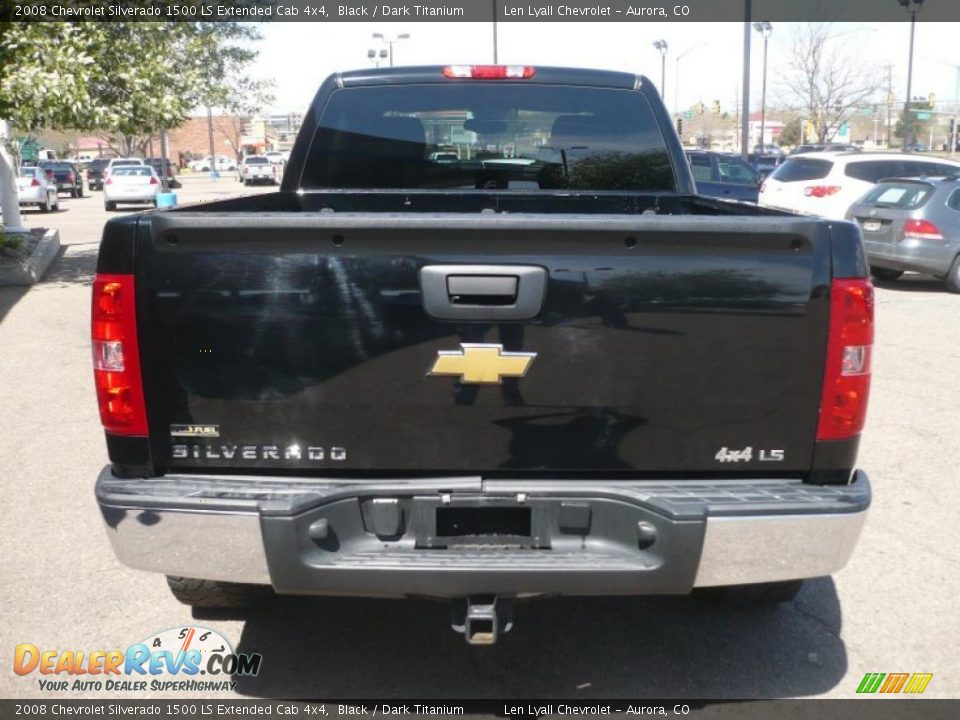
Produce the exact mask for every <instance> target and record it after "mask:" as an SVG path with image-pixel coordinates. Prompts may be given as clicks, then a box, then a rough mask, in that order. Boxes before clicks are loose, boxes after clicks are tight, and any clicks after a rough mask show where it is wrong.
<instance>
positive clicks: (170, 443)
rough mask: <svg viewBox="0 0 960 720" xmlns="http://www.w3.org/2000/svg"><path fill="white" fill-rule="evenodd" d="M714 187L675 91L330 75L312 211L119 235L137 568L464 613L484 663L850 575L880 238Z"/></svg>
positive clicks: (96, 303) (862, 513) (291, 183)
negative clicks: (624, 600)
mask: <svg viewBox="0 0 960 720" xmlns="http://www.w3.org/2000/svg"><path fill="white" fill-rule="evenodd" d="M438 148H441V149H442V150H443V153H440V152H439V151H438V150H437V149H438ZM452 148H453V149H452ZM441 154H442V155H443V156H444V158H443V161H442V162H440V161H438V160H437V159H436V158H438V157H439V156H440V155H441ZM451 155H455V156H456V157H455V158H453V157H450V156H451ZM693 187H694V185H693V181H692V179H691V174H690V170H689V167H688V165H687V162H686V160H685V158H684V154H683V150H682V148H681V146H680V143H679V141H678V139H677V137H676V135H675V133H674V131H673V129H672V123H671V120H670V117H669V115H668V114H667V112H666V110H665V108H664V106H663V104H662V102H661V100H660V98H659V97H658V95H657V93H656V91H655V90H654V89H653V87H652V86H651V83H650V82H649V81H648V80H647V79H645V78H644V77H640V76H635V75H630V74H623V73H615V72H601V71H594V70H571V69H556V68H544V67H536V68H534V67H528V66H516V67H515V66H450V67H424V68H403V69H379V70H363V71H356V72H349V73H343V74H337V75H335V76H333V77H331V78H329V79H328V80H327V81H326V82H325V83H324V84H323V86H322V87H321V88H320V90H319V92H318V93H317V95H316V98H315V100H314V102H313V105H312V107H311V109H310V112H309V113H308V114H307V115H306V117H305V120H304V123H303V127H302V130H301V131H300V135H299V137H298V138H297V141H296V145H295V147H294V149H293V152H292V154H291V156H290V161H289V163H288V164H287V167H286V171H285V174H284V178H283V183H282V186H281V189H280V190H279V191H278V192H275V193H270V194H264V195H258V196H254V197H240V198H233V199H228V200H223V201H218V202H211V203H206V204H203V205H198V206H194V207H189V206H188V207H182V208H179V209H176V210H172V211H159V212H149V213H144V214H139V215H131V216H127V217H124V218H118V219H115V220H111V221H109V222H108V223H107V225H106V228H105V230H104V235H103V242H102V245H101V248H100V256H99V264H98V270H97V273H98V274H97V276H96V278H95V281H94V287H93V320H92V336H93V347H94V364H95V378H96V386H97V391H98V396H99V403H100V412H101V418H102V422H103V426H104V428H105V430H106V441H107V448H108V451H109V456H110V465H108V466H107V467H106V468H105V469H104V470H103V472H102V474H101V475H100V477H99V479H98V481H97V484H96V496H97V500H98V502H99V505H100V508H101V510H102V514H103V518H104V520H105V523H106V527H107V529H108V533H109V537H110V540H111V543H112V545H113V548H114V550H115V552H116V554H117V556H118V557H119V558H120V560H122V561H123V562H124V563H126V564H128V565H131V566H133V567H136V568H141V569H143V570H150V571H155V572H159V573H163V574H165V575H167V576H168V578H169V583H170V586H171V588H172V589H173V590H174V593H175V594H176V595H177V597H178V598H180V599H181V600H183V601H184V602H186V603H189V604H192V605H198V606H216V605H229V604H234V603H240V602H244V601H246V600H249V599H253V598H256V597H258V596H259V594H260V593H262V592H266V591H267V590H268V589H269V588H270V587H272V590H273V592H276V593H282V594H307V595H309V594H339V595H355V596H384V597H403V596H437V597H445V598H450V599H453V600H456V601H457V606H458V607H459V608H460V612H459V615H458V616H457V618H456V619H455V621H454V622H453V625H454V627H455V628H456V629H458V630H459V631H460V632H463V633H464V634H465V635H466V637H467V639H468V640H469V641H470V642H472V643H490V642H493V641H494V640H495V639H496V637H497V633H498V632H502V631H504V630H506V629H507V628H508V627H509V626H510V602H511V600H513V599H515V598H518V597H530V596H537V595H551V594H567V595H613V594H618V595H633V594H636V595H639V594H654V593H656V594H676V595H683V594H688V593H690V592H691V591H692V590H694V589H699V588H725V589H726V590H725V591H724V592H729V593H732V594H734V595H737V596H739V597H741V598H742V597H752V598H754V599H757V600H765V601H783V600H786V599H789V598H791V597H792V596H793V595H794V594H795V593H796V591H797V590H798V588H799V585H800V582H801V581H802V579H803V578H810V577H816V576H823V575H828V574H830V573H833V572H835V571H837V570H839V569H840V568H842V567H843V566H844V564H845V563H846V562H847V560H848V558H849V557H850V555H851V553H852V551H853V548H854V545H855V543H856V540H857V537H858V535H859V533H860V529H861V526H862V524H863V522H864V519H865V517H866V512H867V508H868V505H869V503H870V487H869V483H868V480H867V477H866V475H865V474H864V473H863V472H862V471H860V470H857V469H856V466H855V461H856V455H857V445H858V439H859V434H860V432H861V429H862V427H863V423H864V416H865V413H866V405H867V396H868V392H869V382H870V357H871V346H872V342H873V295H872V287H871V285H870V282H869V279H868V271H867V264H866V261H865V259H864V252H863V247H862V242H861V238H860V236H859V231H858V229H857V228H856V227H855V226H854V225H851V224H849V223H845V222H833V221H824V220H817V219H813V218H808V217H798V216H793V215H789V214H785V213H781V212H778V211H773V210H768V209H764V208H759V207H756V206H754V205H748V204H740V203H733V202H725V201H722V200H714V199H710V198H704V197H700V196H697V195H696V194H694V192H693ZM720 594H723V593H720Z"/></svg>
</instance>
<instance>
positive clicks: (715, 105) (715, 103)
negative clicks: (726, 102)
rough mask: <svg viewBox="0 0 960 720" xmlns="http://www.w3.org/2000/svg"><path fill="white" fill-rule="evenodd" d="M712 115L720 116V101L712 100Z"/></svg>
mask: <svg viewBox="0 0 960 720" xmlns="http://www.w3.org/2000/svg"><path fill="white" fill-rule="evenodd" d="M713 114H714V115H719V114H720V101H719V100H714V101H713Z"/></svg>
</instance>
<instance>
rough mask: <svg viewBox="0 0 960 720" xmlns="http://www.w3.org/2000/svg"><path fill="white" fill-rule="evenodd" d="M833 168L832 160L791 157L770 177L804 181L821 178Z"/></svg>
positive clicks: (785, 180)
mask: <svg viewBox="0 0 960 720" xmlns="http://www.w3.org/2000/svg"><path fill="white" fill-rule="evenodd" d="M832 169H833V162H832V161H831V160H823V159H821V158H810V157H791V158H787V159H786V161H784V163H783V164H782V165H780V166H778V167H777V169H776V170H774V171H773V173H771V175H770V177H771V178H773V179H775V180H779V181H780V182H802V181H806V180H821V179H823V178H825V177H826V176H827V175H829V174H830V171H831V170H832Z"/></svg>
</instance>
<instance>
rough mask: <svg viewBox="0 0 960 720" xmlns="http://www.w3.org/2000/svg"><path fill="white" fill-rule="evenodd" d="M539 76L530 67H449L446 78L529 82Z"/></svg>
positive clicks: (445, 70)
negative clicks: (528, 80)
mask: <svg viewBox="0 0 960 720" xmlns="http://www.w3.org/2000/svg"><path fill="white" fill-rule="evenodd" d="M536 74H537V71H536V69H535V68H532V67H530V66H529V65H447V66H446V67H445V68H444V69H443V76H444V77H445V78H458V79H473V80H527V79H529V78H532V77H533V76H534V75H536Z"/></svg>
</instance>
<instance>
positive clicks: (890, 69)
mask: <svg viewBox="0 0 960 720" xmlns="http://www.w3.org/2000/svg"><path fill="white" fill-rule="evenodd" d="M892 108H893V63H889V62H888V63H887V148H886V149H887V150H889V149H890V142H891V140H892V135H891V133H892V131H893V128H892V123H893V117H892V113H891V110H892Z"/></svg>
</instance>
